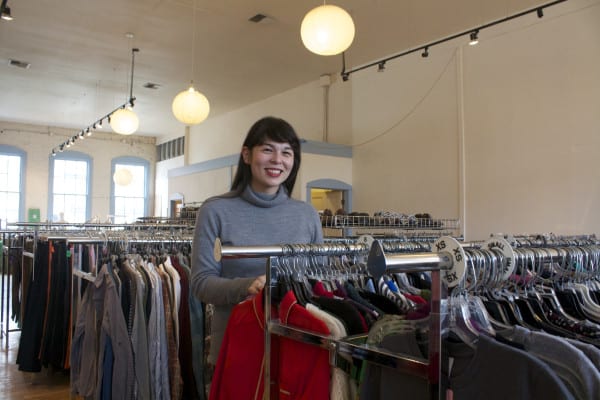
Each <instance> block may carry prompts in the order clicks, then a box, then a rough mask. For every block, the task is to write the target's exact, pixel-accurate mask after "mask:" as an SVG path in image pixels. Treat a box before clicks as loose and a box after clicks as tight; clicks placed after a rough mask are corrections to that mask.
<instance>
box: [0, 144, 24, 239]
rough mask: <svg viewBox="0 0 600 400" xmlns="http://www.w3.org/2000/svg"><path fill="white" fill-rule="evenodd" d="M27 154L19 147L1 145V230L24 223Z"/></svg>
mask: <svg viewBox="0 0 600 400" xmlns="http://www.w3.org/2000/svg"><path fill="white" fill-rule="evenodd" d="M25 163H26V153H25V152H24V151H23V150H21V149H19V148H18V147H14V146H8V145H0V229H6V223H7V222H8V223H11V222H19V221H24V215H25V206H24V204H25V198H24V196H23V195H22V193H25V190H24V188H25V171H26V170H25Z"/></svg>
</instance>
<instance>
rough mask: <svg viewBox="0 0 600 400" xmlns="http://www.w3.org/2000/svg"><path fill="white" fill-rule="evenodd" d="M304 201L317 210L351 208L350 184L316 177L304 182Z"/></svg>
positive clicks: (345, 209) (346, 209)
mask: <svg viewBox="0 0 600 400" xmlns="http://www.w3.org/2000/svg"><path fill="white" fill-rule="evenodd" d="M306 201H307V202H308V203H310V204H312V205H313V207H315V208H316V209H317V211H320V212H322V211H323V210H325V209H329V210H331V211H332V213H334V214H335V212H336V211H337V210H339V209H342V210H344V211H345V213H346V214H347V213H349V212H350V211H351V210H352V186H350V185H348V184H347V183H344V182H342V181H338V180H336V179H316V180H314V181H310V182H308V183H307V184H306Z"/></svg>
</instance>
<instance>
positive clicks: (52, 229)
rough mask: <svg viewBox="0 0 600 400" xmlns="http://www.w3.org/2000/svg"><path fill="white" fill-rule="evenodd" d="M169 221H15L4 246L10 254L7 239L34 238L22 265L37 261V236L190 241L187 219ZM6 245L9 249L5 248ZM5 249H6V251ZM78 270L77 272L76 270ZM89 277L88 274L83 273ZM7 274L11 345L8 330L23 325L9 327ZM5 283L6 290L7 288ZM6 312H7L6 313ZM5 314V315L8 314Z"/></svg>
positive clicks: (2, 306) (0, 303)
mask: <svg viewBox="0 0 600 400" xmlns="http://www.w3.org/2000/svg"><path fill="white" fill-rule="evenodd" d="M170 222H171V221H169V223H166V222H165V221H155V222H143V223H141V222H138V223H132V224H110V223H64V222H14V223H8V224H7V226H8V227H9V228H11V229H7V230H5V231H2V238H3V241H2V242H3V243H2V246H3V250H4V251H6V254H8V249H9V248H14V246H13V247H10V246H7V245H6V243H7V241H6V239H7V238H13V237H21V238H22V240H25V238H26V237H27V238H32V240H33V249H32V251H26V250H25V248H24V246H23V243H21V245H20V247H21V251H22V252H21V254H22V265H24V263H23V260H24V259H25V258H29V259H31V260H32V263H33V262H34V261H35V260H34V258H35V256H34V254H35V251H36V244H37V241H38V240H44V241H48V240H65V241H67V242H68V243H76V244H85V243H88V244H107V243H109V242H116V243H121V244H122V245H124V246H127V245H131V244H156V243H163V244H164V243H167V244H178V243H191V241H192V229H193V227H192V226H190V225H189V224H184V223H170ZM5 249H6V250H5ZM4 251H3V253H4ZM5 257H7V256H5V255H3V257H2V263H3V264H2V266H3V268H5V267H6V268H8V265H5V264H7V263H5V262H4V261H5V259H6V260H7V258H5ZM75 274H78V272H75ZM82 278H84V279H85V278H86V277H82ZM5 279H6V275H5V274H2V281H1V288H2V290H1V292H2V298H1V299H0V310H1V311H0V320H1V323H2V330H1V334H2V335H5V345H6V348H8V342H9V334H10V333H11V332H19V331H21V329H20V328H19V329H10V328H9V324H10V309H9V308H10V304H11V303H10V301H6V298H5V296H6V295H7V294H8V295H10V293H11V292H10V291H11V281H10V279H6V281H5ZM5 286H6V291H4V288H5ZM4 313H6V315H5V314H4ZM5 317H6V318H5Z"/></svg>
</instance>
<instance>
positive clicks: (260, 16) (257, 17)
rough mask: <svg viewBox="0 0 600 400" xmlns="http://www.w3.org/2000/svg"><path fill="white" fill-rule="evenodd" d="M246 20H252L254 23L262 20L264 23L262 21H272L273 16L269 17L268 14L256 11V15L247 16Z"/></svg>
mask: <svg viewBox="0 0 600 400" xmlns="http://www.w3.org/2000/svg"><path fill="white" fill-rule="evenodd" d="M248 21H251V22H254V23H256V24H258V23H261V22H262V23H263V24H264V23H266V22H271V21H273V18H271V17H269V16H267V15H265V14H261V13H258V14H256V15H254V16H252V17H250V18H248Z"/></svg>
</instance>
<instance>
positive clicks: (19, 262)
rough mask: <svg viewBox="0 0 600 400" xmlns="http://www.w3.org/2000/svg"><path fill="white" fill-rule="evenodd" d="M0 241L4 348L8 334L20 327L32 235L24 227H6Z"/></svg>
mask: <svg viewBox="0 0 600 400" xmlns="http://www.w3.org/2000/svg"><path fill="white" fill-rule="evenodd" d="M0 242H1V243H0V246H1V248H0V255H1V259H0V264H1V266H2V278H1V287H2V290H1V292H2V294H1V300H0V310H1V311H0V321H1V322H0V323H1V324H2V329H1V333H2V336H3V337H4V339H5V348H8V343H9V336H10V334H11V333H13V332H20V331H21V321H22V319H23V318H24V310H25V299H26V297H27V289H28V283H29V282H30V280H31V270H32V269H31V265H32V264H33V244H34V237H33V236H32V235H31V234H30V232H27V231H24V230H20V229H7V230H3V231H1V240H0Z"/></svg>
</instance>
